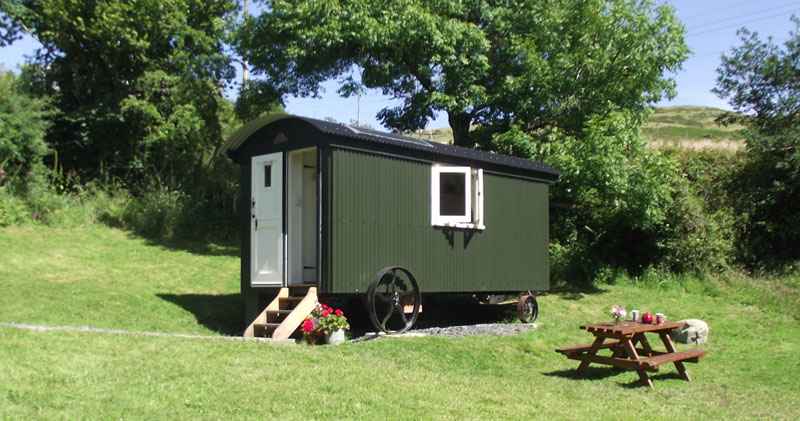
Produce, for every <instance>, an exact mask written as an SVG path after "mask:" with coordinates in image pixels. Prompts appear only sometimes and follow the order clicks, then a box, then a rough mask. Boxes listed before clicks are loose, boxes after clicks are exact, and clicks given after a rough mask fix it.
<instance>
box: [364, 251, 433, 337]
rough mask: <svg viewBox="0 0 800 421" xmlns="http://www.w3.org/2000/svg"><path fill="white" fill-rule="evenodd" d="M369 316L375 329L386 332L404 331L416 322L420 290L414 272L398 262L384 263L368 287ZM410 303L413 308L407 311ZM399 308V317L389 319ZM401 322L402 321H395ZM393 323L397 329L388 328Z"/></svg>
mask: <svg viewBox="0 0 800 421" xmlns="http://www.w3.org/2000/svg"><path fill="white" fill-rule="evenodd" d="M368 294H369V296H368V302H369V303H370V308H369V310H370V319H371V320H372V324H373V325H374V326H375V329H377V330H379V331H381V330H382V331H384V332H388V333H398V332H405V331H406V330H408V329H409V328H411V327H412V326H413V325H414V322H416V320H417V317H418V314H419V308H420V298H421V296H420V291H419V287H418V285H417V281H416V279H414V276H413V275H412V274H411V273H410V272H409V271H408V270H407V269H404V268H402V267H399V266H395V267H387V268H385V269H384V270H382V271H381V272H379V274H378V279H377V280H375V281H374V283H373V284H372V285H371V286H370V289H369V290H368ZM407 306H410V308H412V309H413V310H412V311H411V312H410V313H406V312H405V310H406V308H409V307H407ZM395 312H399V313H400V317H399V319H400V320H399V321H392V318H393V317H394V313H395ZM400 322H402V323H403V325H398V323H400ZM390 325H391V326H395V327H396V328H397V329H393V328H390Z"/></svg>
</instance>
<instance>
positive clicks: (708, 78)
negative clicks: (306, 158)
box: [0, 0, 800, 128]
mask: <svg viewBox="0 0 800 421" xmlns="http://www.w3.org/2000/svg"><path fill="white" fill-rule="evenodd" d="M665 2H666V3H668V4H671V5H672V6H673V7H675V10H676V11H677V14H678V17H679V19H680V20H681V21H682V22H683V23H684V25H685V26H686V32H687V37H686V42H687V44H688V45H689V48H690V49H691V50H692V55H691V57H690V58H689V59H688V60H687V61H686V62H685V63H684V64H683V68H682V69H681V70H680V71H679V72H677V73H676V74H674V75H672V76H673V77H675V79H676V81H677V85H678V95H677V96H676V97H675V98H673V99H672V100H669V101H662V102H661V103H659V104H658V105H659V106H674V105H704V106H712V107H719V108H726V109H727V108H730V107H729V106H728V105H727V103H726V102H725V101H723V100H721V99H720V98H718V97H717V96H716V95H714V94H713V93H711V89H712V88H713V87H714V85H715V81H716V68H717V66H718V65H719V63H720V55H721V54H722V53H723V52H725V51H728V50H729V49H730V48H731V47H733V46H734V45H738V44H739V41H738V38H737V36H736V31H737V29H738V28H741V27H743V26H744V27H747V28H748V29H750V30H753V31H756V32H758V33H759V34H760V35H761V36H762V37H767V36H771V37H773V38H774V39H775V40H776V41H777V42H783V41H784V40H786V38H787V37H788V35H789V32H790V31H791V30H792V29H793V24H792V23H791V21H790V20H789V18H790V16H791V15H792V14H796V15H799V16H800V0H798V1H787V0H746V1H742V0H729V1H723V0H667V1H665ZM36 47H37V43H36V41H34V40H33V39H31V38H30V37H25V38H23V39H22V40H20V41H17V42H16V43H14V44H12V45H11V46H7V47H0V66H2V67H3V68H5V69H11V70H15V69H17V68H18V66H19V65H20V64H21V63H24V62H25V58H26V56H31V55H32V54H33V51H34V50H35V49H36ZM322 88H323V89H322V91H321V95H320V97H319V98H291V97H290V98H287V99H286V111H287V112H289V113H291V114H298V115H303V116H307V117H315V118H328V117H329V118H334V119H336V120H338V121H341V122H345V123H350V122H351V121H357V122H359V123H361V124H368V125H371V126H373V127H375V128H380V127H381V125H380V123H379V122H378V121H377V120H376V119H375V115H376V114H377V113H378V111H379V110H380V109H381V108H384V107H386V106H392V105H397V104H399V101H397V100H393V99H392V98H389V97H386V96H384V95H381V93H380V92H379V91H371V92H368V93H367V94H366V95H364V96H362V97H361V98H360V99H359V98H355V97H352V98H340V97H339V96H338V94H337V93H336V88H337V84H336V81H328V82H326V83H325V84H323V86H322ZM439 127H447V115H446V114H443V113H442V114H441V115H438V116H437V118H436V119H435V120H433V121H431V122H430V123H429V124H428V128H439Z"/></svg>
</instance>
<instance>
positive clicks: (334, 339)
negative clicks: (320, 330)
mask: <svg viewBox="0 0 800 421" xmlns="http://www.w3.org/2000/svg"><path fill="white" fill-rule="evenodd" d="M346 340H347V338H345V336H344V329H337V330H334V331H333V332H330V333H327V334H325V343H327V344H329V345H339V344H343V343H345V341H346Z"/></svg>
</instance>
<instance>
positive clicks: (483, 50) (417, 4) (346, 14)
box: [236, 0, 688, 146]
mask: <svg viewBox="0 0 800 421" xmlns="http://www.w3.org/2000/svg"><path fill="white" fill-rule="evenodd" d="M236 44H237V50H238V51H239V52H240V53H241V54H242V56H244V57H245V58H246V59H247V60H248V61H249V62H250V63H251V64H252V65H253V66H254V72H255V73H258V74H261V75H263V76H264V78H265V79H266V83H269V84H271V85H272V86H273V88H274V89H273V91H274V92H275V93H276V94H277V95H279V96H283V95H301V96H303V95H314V94H316V92H317V89H318V87H319V84H320V83H321V82H322V81H324V80H326V79H329V78H335V77H338V76H340V75H343V74H346V73H350V72H352V70H353V69H357V70H358V71H360V72H361V74H360V76H361V77H360V78H359V80H360V82H361V83H362V84H363V85H364V86H365V87H366V88H373V89H379V90H381V91H382V92H383V93H384V94H388V95H391V96H393V97H395V98H397V99H401V100H403V105H402V106H400V107H397V108H392V109H384V110H382V111H381V112H380V113H379V115H378V117H379V118H380V119H381V120H382V121H383V123H384V125H386V126H388V127H391V128H394V129H398V130H413V129H418V128H422V127H424V126H425V124H427V122H428V121H429V120H430V119H431V118H432V117H433V116H434V115H435V114H436V113H438V112H447V113H448V115H449V116H450V121H451V127H452V128H453V132H454V134H455V143H456V144H458V145H463V146H473V145H474V144H475V143H476V142H482V141H483V140H482V139H481V137H480V136H481V134H480V133H473V132H472V129H473V127H475V126H481V127H484V128H487V129H488V130H489V131H490V132H498V131H501V132H502V131H503V130H506V129H508V127H510V126H512V125H518V126H519V127H521V128H524V130H525V131H534V130H537V129H540V128H546V127H558V128H561V129H562V130H564V131H565V132H567V133H570V134H575V135H579V134H580V133H581V131H582V130H583V128H584V127H585V125H586V123H587V122H588V119H589V118H590V116H593V115H604V114H607V113H608V112H610V110H613V109H631V110H638V111H642V110H643V109H644V108H645V107H646V106H647V105H648V104H651V103H653V102H655V101H658V100H660V99H661V98H663V97H669V96H671V95H674V86H675V85H674V81H672V80H671V79H669V78H667V77H665V73H666V72H670V71H674V70H677V69H678V68H679V66H680V63H681V62H682V61H683V60H685V59H686V57H687V54H688V49H687V47H686V45H685V43H684V41H683V27H682V26H681V25H680V23H678V21H677V20H676V18H675V16H674V14H673V12H672V10H671V9H670V8H668V7H664V6H659V7H656V6H655V5H654V3H652V2H651V1H629V0H612V1H601V0H592V1H585V2H580V3H575V2H573V1H567V0H560V1H549V2H540V1H534V0H522V1H516V2H508V1H468V2H464V1H458V0H437V1H422V0H405V1H399V2H385V1H379V0H359V1H356V0H340V1H336V2H327V1H318V0H302V1H291V2H290V1H279V0H276V1H272V2H269V7H268V8H267V11H266V12H264V13H263V14H262V15H260V16H258V17H257V18H254V19H253V20H252V22H249V23H248V25H245V26H243V27H242V28H241V31H240V32H239V34H238V36H237V43H236ZM454 125H458V127H455V126H454ZM495 126H496V127H495Z"/></svg>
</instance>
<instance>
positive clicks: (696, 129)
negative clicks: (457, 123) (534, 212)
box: [413, 106, 744, 151]
mask: <svg viewBox="0 0 800 421" xmlns="http://www.w3.org/2000/svg"><path fill="white" fill-rule="evenodd" d="M724 112H725V111H724V110H721V109H719V108H713V107H692V106H679V107H656V108H655V110H654V111H653V113H652V114H651V115H650V117H649V118H648V119H647V121H645V123H644V125H643V126H642V135H643V136H644V138H645V139H646V140H647V142H648V143H649V144H650V145H651V146H652V147H654V148H679V149H690V150H701V149H711V150H727V151H736V150H739V149H742V148H743V147H744V136H743V135H742V129H743V128H744V127H742V126H739V125H731V126H721V125H719V124H717V122H716V118H717V117H719V116H720V115H721V114H722V113H724ZM413 135H414V136H416V137H419V138H421V139H426V140H432V141H435V142H441V143H453V132H452V130H451V129H450V128H439V129H425V130H419V131H417V132H415V133H414V134H413Z"/></svg>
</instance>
